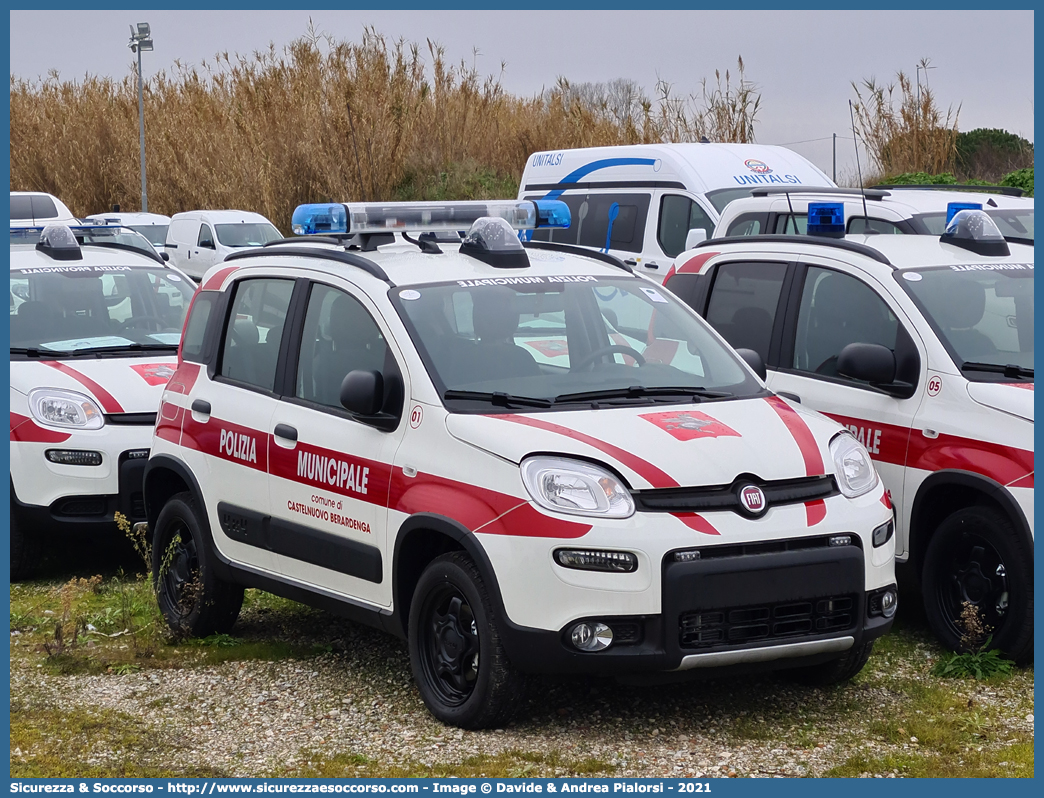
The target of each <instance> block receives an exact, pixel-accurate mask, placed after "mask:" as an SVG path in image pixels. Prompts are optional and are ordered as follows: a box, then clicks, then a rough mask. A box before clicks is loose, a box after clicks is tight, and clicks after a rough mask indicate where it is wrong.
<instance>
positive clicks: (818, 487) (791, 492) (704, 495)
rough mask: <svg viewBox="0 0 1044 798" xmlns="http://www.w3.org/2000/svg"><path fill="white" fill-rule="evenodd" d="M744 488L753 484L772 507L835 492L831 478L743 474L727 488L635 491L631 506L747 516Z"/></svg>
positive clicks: (660, 510)
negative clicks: (741, 497)
mask: <svg viewBox="0 0 1044 798" xmlns="http://www.w3.org/2000/svg"><path fill="white" fill-rule="evenodd" d="M746 485H756V486H758V487H759V488H761V490H762V491H763V492H764V493H765V504H766V506H767V507H773V506H778V505H785V504H801V503H804V502H808V501H815V500H817V499H825V498H827V497H829V496H833V495H834V494H836V493H837V492H838V490H837V483H836V482H834V477H833V476H830V475H829V474H828V475H825V476H821V477H801V478H800V479H780V480H773V481H765V480H760V479H757V478H756V477H752V476H748V475H742V476H740V477H737V478H736V480H735V481H733V482H732V484H730V485H714V486H710V487H700V488H657V489H654V490H640V491H635V493H634V494H633V496H634V503H635V506H636V507H637V509H638V510H643V511H645V512H650V513H692V512H707V511H716V510H732V511H733V512H737V513H742V514H746V513H745V511H744V510H743V507H742V505H741V504H740V500H739V490H740V488H742V487H743V486H746Z"/></svg>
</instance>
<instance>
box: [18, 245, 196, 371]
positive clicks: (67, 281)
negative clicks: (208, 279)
mask: <svg viewBox="0 0 1044 798" xmlns="http://www.w3.org/2000/svg"><path fill="white" fill-rule="evenodd" d="M193 289H194V287H193V286H192V285H191V284H190V283H189V282H188V281H187V280H185V279H183V278H182V277H181V276H180V275H177V274H175V273H173V272H171V271H169V270H167V269H162V268H156V269H149V268H137V267H131V266H84V265H79V264H78V265H69V266H45V267H38V268H25V269H11V294H10V299H11V353H12V355H15V354H23V355H28V356H40V355H41V354H46V355H47V356H48V357H61V356H62V355H63V354H64V355H69V354H72V353H75V354H76V355H90V354H92V352H101V351H102V350H104V351H105V352H113V351H128V352H130V351H140V350H145V351H149V350H159V349H168V350H170V351H174V350H176V349H177V346H178V342H179V341H180V340H181V327H182V323H183V322H184V320H185V312H186V311H187V310H188V306H189V300H191V299H192V294H193Z"/></svg>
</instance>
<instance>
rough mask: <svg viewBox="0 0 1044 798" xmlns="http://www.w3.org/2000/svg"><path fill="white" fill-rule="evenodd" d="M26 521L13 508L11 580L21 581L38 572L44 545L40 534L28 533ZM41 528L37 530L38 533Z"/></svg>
mask: <svg viewBox="0 0 1044 798" xmlns="http://www.w3.org/2000/svg"><path fill="white" fill-rule="evenodd" d="M26 531H27V530H26V528H25V522H24V521H23V520H22V519H21V518H20V517H19V514H18V513H17V512H16V511H15V509H14V507H12V508H11V581H12V582H20V581H22V580H23V579H28V578H29V577H31V576H32V575H33V574H34V573H36V569H37V567H38V566H39V565H40V555H41V554H42V553H43V546H42V545H41V543H40V537H39V534H26ZM38 532H39V530H37V533H38Z"/></svg>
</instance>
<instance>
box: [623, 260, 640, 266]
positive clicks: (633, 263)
mask: <svg viewBox="0 0 1044 798" xmlns="http://www.w3.org/2000/svg"><path fill="white" fill-rule="evenodd" d="M624 263H626V264H627V265H628V266H637V265H638V261H636V260H635V259H634V258H628V259H627V260H625V261H624Z"/></svg>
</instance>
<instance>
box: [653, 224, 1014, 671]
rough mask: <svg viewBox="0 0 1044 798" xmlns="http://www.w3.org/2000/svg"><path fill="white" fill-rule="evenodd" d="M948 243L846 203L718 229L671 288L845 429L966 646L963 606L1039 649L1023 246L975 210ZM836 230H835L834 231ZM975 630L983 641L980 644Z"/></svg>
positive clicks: (937, 610) (902, 552)
mask: <svg viewBox="0 0 1044 798" xmlns="http://www.w3.org/2000/svg"><path fill="white" fill-rule="evenodd" d="M951 210H952V211H953V217H952V219H950V221H949V224H948V226H947V228H946V234H944V235H943V236H941V237H929V236H926V235H848V236H845V235H844V230H845V229H846V228H845V216H844V207H843V205H842V204H841V203H812V204H810V205H809V219H810V223H809V232H811V233H812V235H802V236H779V235H766V236H753V237H743V238H740V237H733V238H725V239H715V240H711V241H708V242H706V243H704V244H701V245H700V246H698V247H697V248H695V249H693V250H690V251H688V252H685V253H683V254H682V255H681V256H680V257H679V258H678V260H677V261H676V263H675V265H674V266H673V267H672V270H671V271H672V273H671V275H670V276H669V277H668V280H667V284H666V285H667V288H669V289H670V290H671V291H673V292H674V293H675V294H677V295H678V296H679V297H681V298H682V299H683V300H685V301H686V302H688V303H689V304H690V305H691V306H692V307H693V308H694V309H695V310H697V311H698V312H699V313H700V314H701V315H703V316H704V317H705V318H706V319H707V320H708V321H709V322H710V323H711V324H712V325H713V326H714V328H715V329H716V330H717V331H718V332H720V333H721V334H722V335H723V336H724V337H725V339H726V340H727V341H728V342H729V343H731V344H732V345H733V346H737V347H748V348H750V349H753V350H755V351H756V352H757V353H758V354H759V355H760V357H761V358H762V359H763V361H764V363H765V364H766V365H767V368H768V376H767V379H766V383H767V385H768V387H769V388H771V389H772V390H773V391H776V392H778V393H779V394H780V395H781V396H786V397H788V398H790V399H792V400H794V401H800V402H801V403H802V404H803V405H804V406H807V407H810V408H813V409H815V410H819V411H820V412H822V413H825V414H827V415H828V416H830V417H831V418H834V419H835V420H837V421H839V422H840V423H842V424H844V425H845V426H847V427H849V428H850V429H851V430H852V432H853V433H854V434H855V435H856V436H857V437H858V438H859V440H860V441H861V442H863V443H864V444H866V446H867V448H868V449H869V450H870V454H871V456H872V457H873V458H874V460H875V462H876V463H877V468H878V470H879V471H880V473H881V477H882V479H883V480H884V484H885V486H886V487H887V488H888V491H889V497H890V500H891V502H892V504H893V505H894V507H895V515H896V526H897V535H896V537H897V543H896V547H897V557H898V559H900V560H901V561H910V562H911V564H912V566H913V569H914V573H915V574H916V575H917V576H919V579H920V583H921V591H922V594H923V601H924V606H925V610H926V613H927V617H928V620H929V622H930V623H931V625H932V628H933V629H934V631H935V632H936V634H937V635H938V636H939V638H940V639H941V640H942V641H943V642H944V643H946V644H947V645H949V646H951V647H953V648H955V649H959V648H961V647H962V642H961V641H962V636H963V634H964V631H965V624H964V622H963V621H962V618H961V615H962V611H963V610H964V608H965V605H966V604H971V605H973V606H974V607H976V608H977V609H978V611H979V612H980V613H981V614H982V620H983V622H984V624H985V625H986V626H987V627H989V629H990V631H991V633H992V642H991V646H992V647H996V648H999V649H1000V650H1002V651H1003V652H1005V653H1006V654H1007V655H1008V656H1010V657H1011V658H1013V659H1015V660H1016V661H1017V662H1022V663H1024V662H1028V661H1031V660H1032V658H1033V539H1034V538H1033V473H1034V466H1033V417H1034V412H1033V248H1032V247H1029V246H1024V245H1020V244H1013V243H1010V242H1007V241H1005V239H1004V238H1003V237H1002V235H1001V232H1000V231H999V229H998V228H997V226H996V225H995V224H994V223H993V221H992V220H991V219H990V217H989V216H988V215H987V214H985V213H984V212H983V211H981V210H963V211H957V210H956V209H951ZM830 235H835V236H840V237H839V238H830V237H827V236H830ZM981 642H982V641H980V644H981Z"/></svg>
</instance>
